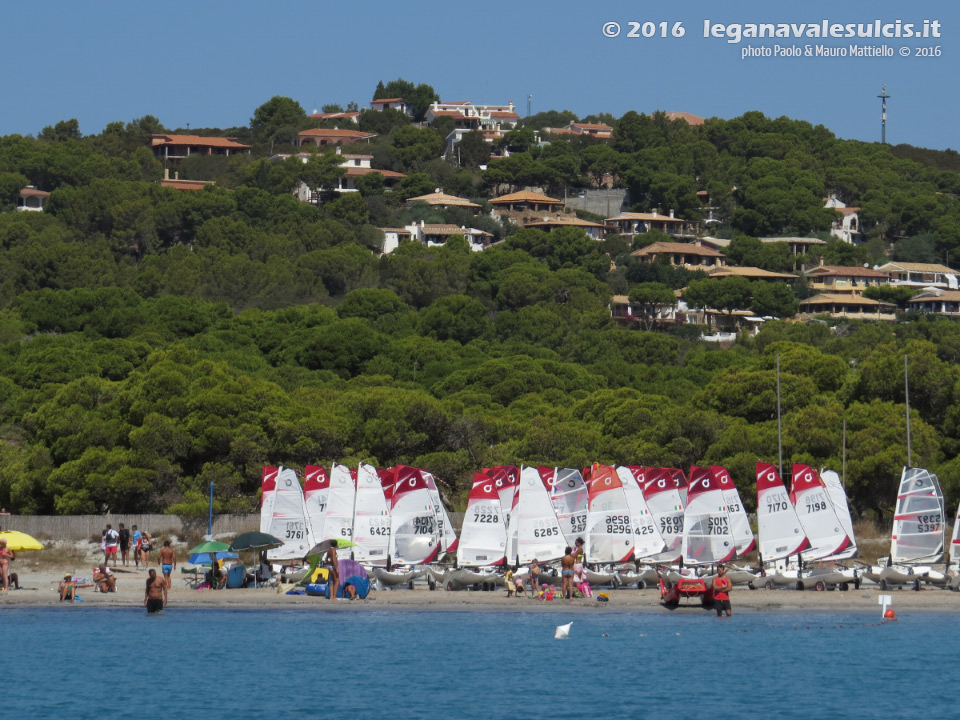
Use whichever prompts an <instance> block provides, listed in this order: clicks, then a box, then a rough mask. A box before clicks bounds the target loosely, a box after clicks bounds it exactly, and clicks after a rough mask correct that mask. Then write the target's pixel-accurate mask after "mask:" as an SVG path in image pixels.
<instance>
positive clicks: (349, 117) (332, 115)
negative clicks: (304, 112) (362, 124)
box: [308, 111, 360, 124]
mask: <svg viewBox="0 0 960 720" xmlns="http://www.w3.org/2000/svg"><path fill="white" fill-rule="evenodd" d="M308 117H309V118H310V119H311V120H340V121H346V122H352V123H354V124H356V123H358V122H359V121H360V113H359V112H356V111H351V112H328V113H314V114H313V115H309V116H308Z"/></svg>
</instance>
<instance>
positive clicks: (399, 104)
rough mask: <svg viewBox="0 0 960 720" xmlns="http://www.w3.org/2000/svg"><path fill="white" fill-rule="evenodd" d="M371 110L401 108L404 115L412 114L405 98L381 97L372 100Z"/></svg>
mask: <svg viewBox="0 0 960 720" xmlns="http://www.w3.org/2000/svg"><path fill="white" fill-rule="evenodd" d="M370 109H371V110H377V111H380V110H399V111H400V112H402V113H403V114H404V115H409V114H410V109H409V108H408V107H407V103H406V101H405V100H404V99H403V98H380V99H379V100H371V101H370Z"/></svg>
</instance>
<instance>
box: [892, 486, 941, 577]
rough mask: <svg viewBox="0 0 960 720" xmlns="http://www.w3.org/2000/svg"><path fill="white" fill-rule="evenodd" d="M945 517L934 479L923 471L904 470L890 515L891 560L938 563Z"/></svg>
mask: <svg viewBox="0 0 960 720" xmlns="http://www.w3.org/2000/svg"><path fill="white" fill-rule="evenodd" d="M945 516H946V513H945V511H944V504H943V493H942V492H941V490H940V481H939V480H938V479H937V476H936V475H934V474H933V473H931V472H929V471H927V470H924V469H923V468H904V469H903V474H902V475H901V476H900V491H899V492H898V493H897V508H896V511H895V513H894V516H893V538H892V540H891V542H890V557H891V558H892V561H893V562H894V563H905V564H911V563H930V562H939V561H940V559H941V558H942V556H943V546H944V539H945V529H944V526H945V522H944V519H945Z"/></svg>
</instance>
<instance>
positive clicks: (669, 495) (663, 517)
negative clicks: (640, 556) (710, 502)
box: [643, 468, 683, 563]
mask: <svg viewBox="0 0 960 720" xmlns="http://www.w3.org/2000/svg"><path fill="white" fill-rule="evenodd" d="M643 497H644V499H645V500H646V501H647V507H648V508H650V512H651V513H653V521H654V524H655V525H656V527H657V530H658V531H659V532H660V535H661V537H662V538H663V542H664V544H665V545H666V547H665V548H664V550H663V552H660V553H657V554H656V555H653V556H652V557H651V558H650V561H651V562H658V563H671V562H676V561H678V560H679V559H680V557H681V552H682V548H681V547H680V545H681V543H682V542H683V500H682V499H681V498H680V488H679V486H678V484H677V482H676V480H675V478H674V476H673V475H672V474H671V471H670V469H669V468H647V470H646V484H645V485H644V486H643Z"/></svg>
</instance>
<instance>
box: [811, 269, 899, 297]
mask: <svg viewBox="0 0 960 720" xmlns="http://www.w3.org/2000/svg"><path fill="white" fill-rule="evenodd" d="M806 276H807V280H808V281H809V282H810V288H811V289H813V290H815V291H817V292H821V293H832V294H838V293H850V294H852V295H862V294H863V291H864V290H866V289H867V288H868V287H879V286H880V285H889V284H890V276H889V275H888V274H887V273H885V272H880V271H878V270H872V269H871V268H867V267H858V266H852V267H845V266H841V265H818V266H816V267H813V268H811V269H810V270H807V271H806Z"/></svg>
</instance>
